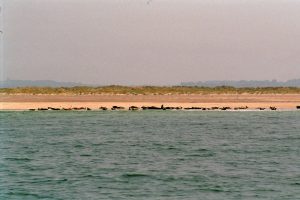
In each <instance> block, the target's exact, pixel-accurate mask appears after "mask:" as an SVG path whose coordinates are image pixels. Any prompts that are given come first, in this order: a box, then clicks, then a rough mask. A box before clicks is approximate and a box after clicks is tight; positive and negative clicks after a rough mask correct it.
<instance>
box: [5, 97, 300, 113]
mask: <svg viewBox="0 0 300 200" xmlns="http://www.w3.org/2000/svg"><path fill="white" fill-rule="evenodd" d="M161 105H163V106H164V107H182V108H183V109H184V108H191V107H201V108H207V109H210V108H213V107H219V108H222V107H230V108H231V109H232V110H233V109H234V108H239V107H240V108H243V107H247V109H249V110H256V109H258V108H265V109H269V108H270V107H276V108H277V109H295V110H297V106H300V94H271V95H270V94H239V95H236V94H206V95H199V94H190V95H3V94H0V110H28V109H38V108H48V107H53V108H59V109H63V108H77V107H78V108H79V107H85V108H89V109H91V110H99V107H106V108H107V109H111V107H113V106H119V107H124V108H125V109H126V110H128V109H129V107H130V106H136V107H139V108H141V107H143V106H145V107H151V106H154V107H161Z"/></svg>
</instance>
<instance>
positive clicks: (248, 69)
mask: <svg viewBox="0 0 300 200" xmlns="http://www.w3.org/2000/svg"><path fill="white" fill-rule="evenodd" d="M3 1H4V39H3V40H4V67H2V73H4V78H10V79H23V80H24V79H25V80H26V79H31V80H45V79H48V80H56V81H75V82H83V83H93V84H95V83H96V84H102V85H103V84H105V85H106V84H127V85H132V84H138V85H142V84H176V83H180V82H183V81H205V80H240V79H246V80H249V79H256V80H261V79H278V80H287V79H293V78H300V1H299V0H152V1H150V2H148V0H3Z"/></svg>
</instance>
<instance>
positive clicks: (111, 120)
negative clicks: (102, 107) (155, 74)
mask: <svg viewBox="0 0 300 200" xmlns="http://www.w3.org/2000/svg"><path fill="white" fill-rule="evenodd" d="M0 120H1V121H0V122H1V124H0V125H1V127H0V199H1V200H7V199H20V200H23V199H25V200H26V199H30V200H31V199H33V200H34V199H136V200H138V199H168V200H177V199H178V200H179V199H203V200H209V199H211V200H215V199H216V200H217V199H225V200H227V199H228V200H229V199H230V200H231V199H232V200H233V199H246V200H248V199H249V200H250V199H270V200H271V199H272V200H273V199H278V200H286V199H290V200H295V199H300V112H299V111H298V112H297V111H293V112H277V111H274V112H203V111H199V112H189V111H137V112H129V111H127V112H126V111H125V112H124V111H106V112H105V111H87V112H76V111H45V112H43V111H40V112H28V111H24V112H0Z"/></svg>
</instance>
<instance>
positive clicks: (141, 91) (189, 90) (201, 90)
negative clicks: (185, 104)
mask: <svg viewBox="0 0 300 200" xmlns="http://www.w3.org/2000/svg"><path fill="white" fill-rule="evenodd" d="M0 93H1V94H75V95H84V94H133V95H146V94H157V95H165V94H243V93H248V94H300V88H299V87H262V88H234V87H227V86H221V87H187V86H172V87H159V86H139V87H127V86H115V85H112V86H103V87H68V88H67V87H55V88H53V87H19V88H0Z"/></svg>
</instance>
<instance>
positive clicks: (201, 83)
mask: <svg viewBox="0 0 300 200" xmlns="http://www.w3.org/2000/svg"><path fill="white" fill-rule="evenodd" d="M181 86H199V87H217V86H230V87H238V88H240V87H241V88H244V87H300V79H293V80H288V81H277V80H272V81H269V80H263V81H256V80H252V81H246V80H241V81H198V82H183V83H181Z"/></svg>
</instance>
